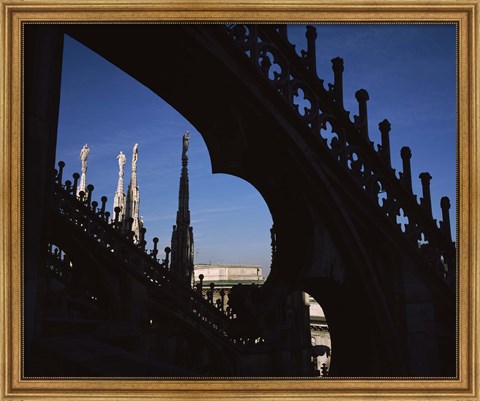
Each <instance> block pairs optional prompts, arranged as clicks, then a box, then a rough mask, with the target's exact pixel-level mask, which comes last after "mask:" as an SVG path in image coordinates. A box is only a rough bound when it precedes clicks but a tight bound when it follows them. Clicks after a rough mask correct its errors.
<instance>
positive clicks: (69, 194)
mask: <svg viewBox="0 0 480 401" xmlns="http://www.w3.org/2000/svg"><path fill="white" fill-rule="evenodd" d="M65 33H68V34H69V35H71V36H72V37H73V38H75V39H76V40H78V41H80V42H81V43H83V44H85V45H86V46H88V47H90V48H91V49H92V50H94V51H96V52H97V53H98V54H100V55H101V56H103V57H105V58H107V59H108V60H109V61H111V62H112V63H114V64H115V65H117V66H119V67H120V68H122V69H123V70H124V71H125V72H126V73H127V74H130V75H131V76H132V77H134V78H135V79H138V80H139V81H141V82H142V83H143V84H145V85H146V86H148V87H149V88H150V89H152V90H153V91H154V92H155V93H157V94H159V95H161V96H162V97H163V98H164V99H166V100H167V101H168V102H169V103H170V104H171V105H172V106H173V107H175V108H176V109H177V110H179V111H180V112H181V113H182V114H183V115H184V116H186V117H187V118H188V119H189V120H190V121H191V122H192V124H194V125H195V126H196V127H197V128H198V129H199V131H200V132H201V134H202V136H204V139H205V141H206V143H207V146H208V148H209V151H210V155H211V158H212V166H213V170H214V171H221V172H224V173H229V174H234V175H236V176H238V177H241V178H243V179H245V180H246V181H248V182H250V183H252V184H253V185H254V186H255V187H256V188H257V189H258V190H259V191H260V192H261V193H262V196H263V197H264V199H265V200H266V201H267V203H268V206H269V209H270V211H271V213H272V218H273V221H274V228H273V229H272V269H271V273H270V275H269V278H268V280H267V281H266V282H265V284H264V285H262V286H261V287H260V286H258V287H257V286H240V287H235V290H233V289H232V292H231V293H230V301H232V297H233V298H234V299H235V300H234V302H233V304H232V305H231V308H232V313H233V315H232V314H228V313H227V314H226V313H225V310H224V311H222V310H221V308H220V309H219V308H218V307H217V306H216V305H213V303H212V302H209V300H208V299H207V300H206V299H204V297H203V296H202V294H199V293H198V291H196V290H194V289H192V288H191V287H190V286H189V285H188V284H189V282H190V280H191V276H189V274H191V272H192V270H193V254H191V259H188V258H189V255H190V254H189V253H188V252H191V250H193V233H192V232H191V227H190V221H189V215H188V213H187V212H188V203H187V204H186V205H185V203H184V200H185V199H182V196H181V194H182V190H181V191H180V196H179V214H178V216H177V230H180V229H181V235H180V236H179V237H177V234H175V231H174V235H172V238H173V239H175V238H177V239H176V240H175V241H173V242H172V244H173V248H175V251H173V250H172V256H173V254H174V253H175V254H176V256H175V258H176V259H175V264H174V265H175V266H180V265H179V264H177V261H178V260H184V261H186V262H187V263H186V264H184V265H183V267H180V268H179V269H177V267H172V266H170V265H169V264H170V260H169V258H170V248H168V247H167V248H165V257H164V258H162V259H159V258H158V252H159V251H158V248H157V246H158V239H154V243H153V249H151V250H147V249H146V243H145V241H144V239H143V237H142V235H143V234H144V233H145V231H144V229H143V230H140V232H139V234H140V238H135V235H134V234H132V230H131V227H129V229H128V230H126V231H125V230H124V229H123V228H122V226H123V223H122V222H121V219H122V217H121V214H120V212H121V209H120V207H117V208H116V210H114V214H113V215H111V214H110V213H109V212H108V211H107V210H106V202H107V199H106V198H105V197H102V198H101V202H100V204H99V203H97V202H96V201H95V200H94V198H93V191H94V187H93V185H91V184H88V185H86V187H85V184H86V176H85V177H83V175H84V173H86V157H85V166H83V165H82V175H80V174H74V176H73V181H70V180H66V181H65V180H64V179H63V177H62V174H63V167H64V163H62V162H60V163H59V164H58V170H57V173H56V176H55V180H54V181H53V180H52V176H51V170H52V169H53V168H54V160H55V151H54V149H55V142H56V124H57V117H58V98H59V89H60V72H61V68H60V65H61V56H62V54H61V43H62V38H63V35H64V34H65ZM315 37H316V34H315V29H314V27H308V28H307V35H306V38H307V50H306V51H304V52H303V53H302V55H301V56H298V55H297V54H296V52H295V49H294V48H293V47H292V46H291V44H290V43H289V42H288V37H287V31H286V27H285V26H276V25H239V24H233V25H227V26H222V25H188V24H186V25H155V24H151V25H150V24H146V25H139V26H137V25H135V26H133V25H132V26H121V25H116V24H114V25H75V24H69V25H65V26H62V25H51V26H42V25H31V26H26V27H25V66H26V68H25V160H26V163H25V266H24V278H25V280H24V282H25V288H24V290H25V291H24V293H25V319H24V322H25V325H24V327H25V372H24V373H25V375H26V376H52V375H53V376H55V375H58V376H92V375H93V376H192V375H194V376H196V375H219V376H238V375H240V376H241V375H246V376H301V375H306V376H308V375H314V374H315V372H314V369H313V367H312V365H311V351H312V346H311V338H310V334H309V333H308V332H305V331H303V332H300V331H298V330H295V329H294V327H297V328H298V327H301V326H302V325H301V321H302V320H303V321H304V320H305V319H306V316H308V308H307V305H305V304H304V303H303V305H302V302H303V301H302V300H301V299H297V300H295V299H294V300H291V299H290V300H289V294H292V293H294V292H295V291H300V290H302V291H306V292H308V293H309V294H311V295H312V296H313V297H314V298H315V299H316V300H317V301H319V303H320V304H321V305H322V307H323V309H324V310H325V314H326V315H327V317H328V323H329V328H330V332H331V339H332V347H333V350H334V355H333V356H332V364H331V366H330V370H329V372H328V373H329V374H330V375H332V376H343V377H345V376H357V377H358V376H365V377H369V376H370V377H371V376H383V377H384V376H429V377H434V376H443V377H453V376H455V374H456V362H455V356H456V355H455V352H456V351H455V350H456V330H455V322H456V319H455V312H456V303H455V296H456V292H455V291H456V279H455V277H456V271H455V257H456V254H455V253H456V249H455V244H454V243H453V242H452V237H451V233H450V231H451V230H450V218H449V208H450V203H449V201H448V199H447V198H442V200H441V208H442V221H441V222H440V227H438V226H437V224H436V221H435V220H434V219H433V216H432V208H431V201H432V200H431V195H430V179H431V177H430V175H429V174H428V173H422V174H421V175H420V179H421V181H422V197H421V201H420V202H417V199H416V197H415V195H414V194H413V193H412V171H411V166H410V158H411V157H412V152H411V150H410V149H409V148H407V147H404V148H402V150H401V157H402V163H403V170H402V172H401V175H400V178H397V177H396V175H395V173H394V171H393V169H392V166H391V160H390V153H391V150H390V145H389V133H390V130H391V126H390V124H389V122H388V121H387V120H384V121H382V122H381V123H380V124H379V130H380V132H381V141H382V143H381V144H379V145H378V148H377V149H375V148H374V146H373V143H372V142H371V141H370V139H369V126H368V116H367V102H368V100H369V95H368V93H367V92H366V91H365V90H364V89H361V90H359V91H357V93H356V95H355V96H356V99H357V101H358V104H359V106H358V115H357V116H355V117H354V118H353V120H352V119H350V116H349V113H348V111H345V110H344V106H343V93H342V86H343V85H342V71H343V61H342V60H341V59H340V58H335V59H333V60H332V67H333V72H334V82H333V84H330V85H328V88H325V87H324V86H323V81H322V80H321V79H319V77H318V76H317V73H316V56H315ZM165 38H168V40H167V39H165ZM159 40H161V43H162V51H163V52H164V54H166V55H168V57H162V58H161V62H160V63H159V62H158V52H157V51H152V49H158V44H159ZM32 66H34V68H33V67H32ZM147 67H148V68H147ZM177 77H178V78H177ZM247 82H248V84H246V83H247ZM212 83H215V85H213V84H212ZM179 85H181V86H182V88H183V90H182V91H179V90H178V87H179ZM300 89H301V92H302V93H303V94H304V95H305V99H306V100H308V102H309V104H310V106H309V107H307V108H303V107H299V104H298V101H297V97H298V96H297V95H298V94H299V93H301V92H300ZM225 99H229V101H228V102H226V101H225ZM211 110H215V111H216V113H217V116H221V117H220V118H218V119H216V120H215V121H214V123H213V122H212V115H211V113H210V111H211ZM327 123H328V124H327ZM327 127H331V132H327ZM327 134H328V135H327ZM329 138H330V139H329ZM272 143H273V144H275V147H274V148H273V147H272ZM184 149H185V147H184ZM87 155H88V153H87ZM185 158H186V151H184V152H182V177H187V171H186V168H187V164H186V160H184V159H185ZM82 162H83V158H82ZM82 164H83V163H82ZM83 167H84V168H83ZM184 169H185V171H184ZM83 170H85V171H83ZM84 178H85V179H84ZM182 183H183V184H182ZM185 183H186V185H187V187H186V189H187V191H188V180H187V179H184V180H182V179H181V188H182V185H183V188H185ZM79 188H80V190H79ZM183 193H184V194H185V191H183ZM402 215H403V216H406V217H408V224H403V225H402V224H401V223H399V222H398V221H397V219H398V217H399V216H402ZM179 223H181V227H180V224H179ZM132 224H133V221H132ZM177 232H178V233H180V231H177ZM180 237H181V238H184V239H185V238H187V239H186V240H185V241H184V243H183V244H184V245H185V244H186V245H187V246H184V245H179V239H178V238H180ZM179 249H186V250H187V251H188V252H187V254H186V255H185V258H183V257H182V258H183V259H182V258H179V257H178V256H179V255H178V250H179ZM190 261H191V262H192V265H190ZM45 267H47V268H45ZM177 272H182V273H181V274H177ZM289 308H290V309H289ZM287 310H295V311H297V312H296V313H297V314H296V315H293V320H294V321H295V320H299V321H298V322H297V323H298V324H295V325H294V327H291V326H290V327H288V324H286V323H287V322H289V321H292V317H289V316H285V313H286V311H287ZM278 328H282V330H278ZM352 333H355V340H356V341H355V342H352ZM79 350H82V351H81V352H79ZM321 351H322V350H320V349H318V352H321ZM360 353H361V355H362V359H361V360H360V359H359V354H360ZM317 369H318V370H320V372H322V374H326V371H325V367H324V366H320V367H318V366H317Z"/></svg>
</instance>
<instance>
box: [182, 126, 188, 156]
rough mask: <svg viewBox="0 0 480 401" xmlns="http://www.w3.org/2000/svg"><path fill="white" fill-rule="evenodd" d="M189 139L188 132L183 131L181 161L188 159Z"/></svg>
mask: <svg viewBox="0 0 480 401" xmlns="http://www.w3.org/2000/svg"><path fill="white" fill-rule="evenodd" d="M189 139H190V136H189V133H188V131H185V134H183V148H182V159H188V156H187V150H188V143H189Z"/></svg>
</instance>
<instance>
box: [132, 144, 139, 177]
mask: <svg viewBox="0 0 480 401" xmlns="http://www.w3.org/2000/svg"><path fill="white" fill-rule="evenodd" d="M137 160H138V143H136V144H135V145H134V146H133V154H132V170H135V171H136V170H137Z"/></svg>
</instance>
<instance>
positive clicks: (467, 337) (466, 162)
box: [0, 0, 480, 400]
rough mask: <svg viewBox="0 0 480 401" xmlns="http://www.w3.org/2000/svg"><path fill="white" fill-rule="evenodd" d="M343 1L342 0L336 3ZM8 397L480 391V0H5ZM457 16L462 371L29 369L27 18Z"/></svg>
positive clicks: (4, 381)
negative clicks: (243, 375) (69, 372)
mask: <svg viewBox="0 0 480 401" xmlns="http://www.w3.org/2000/svg"><path fill="white" fill-rule="evenodd" d="M336 3H337V4H336ZM0 4H1V21H2V23H1V39H2V40H1V44H0V46H1V50H0V54H1V55H2V57H1V58H2V63H1V77H2V79H1V92H2V98H1V115H0V121H1V122H2V133H1V141H0V166H1V171H2V174H1V181H0V187H1V212H0V221H1V222H2V223H1V227H2V228H1V230H2V233H1V244H2V246H1V256H0V266H1V270H0V274H1V278H2V280H1V285H0V302H1V304H0V306H1V314H0V328H1V329H0V330H1V332H0V349H1V354H0V361H1V363H0V399H5V400H23V399H29V400H30V399H40V400H65V399H69V400H77V399H78V400H80V399H82V400H86V399H96V400H99V399H103V400H111V399H115V400H127V399H142V400H147V399H152V400H153V399H164V400H183V399H212V400H213V399H225V400H234V399H235V400H236V399H239V400H240V399H241V400H244V399H259V400H279V399H285V400H307V399H332V400H340V399H341V400H345V399H349V400H364V399H367V398H374V399H378V400H392V399H402V400H405V399H412V400H413V399H415V400H420V399H427V398H428V399H436V400H438V399H445V400H447V399H448V400H480V391H479V390H480V388H479V379H478V378H479V377H480V359H479V356H478V352H479V351H478V350H479V348H478V343H479V342H480V336H479V332H478V330H479V316H480V309H479V306H480V304H479V299H480V298H479V295H478V294H479V290H480V275H479V258H480V255H479V245H480V240H479V236H478V225H477V222H478V221H479V219H480V216H479V203H478V191H479V186H478V183H479V174H478V172H479V171H480V166H479V160H480V152H479V149H480V144H479V133H478V123H479V115H478V110H479V106H480V104H479V67H478V65H479V63H478V58H479V55H480V52H479V43H480V41H479V30H478V26H479V25H480V18H479V16H480V14H479V13H480V2H479V0H460V1H455V0H434V1H430V2H417V1H412V0H407V1H400V0H392V1H389V0H378V1H377V0H372V1H363V0H358V1H357V0H347V1H343V2H335V1H330V0H301V1H295V0H256V1H250V0H243V1H241V2H227V1H220V0H212V1H209V0H202V1H183V0H170V1H168V2H156V1H153V0H152V1H141V2H140V1H136V2H129V1H126V0H119V1H114V0H112V1H109V0H94V1H88V0H80V1H74V0H72V1H69V0H63V1H62V0H44V1H42V2H39V1H38V0H24V1H21V0H1V1H0ZM132 20H139V21H157V20H158V21H198V20H202V21H217V22H220V21H246V20H248V21H259V22H260V21H263V22H273V21H285V22H302V21H308V22H317V21H318V22H355V21H362V22H380V23H389V22H405V21H408V22H413V23H422V22H449V23H452V22H453V23H457V24H458V99H457V102H458V103H457V104H458V106H457V107H458V133H457V135H458V140H457V143H458V148H457V175H458V190H457V191H458V192H457V193H458V206H457V208H458V214H457V216H458V218H457V219H458V227H459V229H458V234H457V235H458V239H459V240H458V242H457V244H458V259H457V260H458V262H457V263H458V271H459V286H458V288H459V294H460V296H459V297H458V310H459V314H458V328H459V336H458V361H459V370H458V372H459V374H458V378H457V379H454V380H439V379H422V378H415V379H405V380H403V379H395V380H388V379H385V380H382V379H372V380H363V379H362V380H349V379H342V380H339V379H328V380H293V379H286V380H259V379H248V380H231V381H230V380H214V379H206V380H193V379H192V380H161V381H153V380H141V379H139V380H98V379H86V380H78V379H71V380H62V379H55V380H44V379H29V380H25V379H23V378H22V373H21V368H22V363H21V349H22V334H21V327H22V313H21V310H22V298H21V293H22V287H21V283H22V276H21V265H22V245H21V244H22V229H21V208H22V198H21V194H22V188H21V170H22V51H21V49H22V40H21V38H22V36H21V34H22V23H23V22H42V23H45V22H51V23H54V22H59V21H62V22H65V21H67V22H75V21H111V22H113V21H120V22H121V21H132Z"/></svg>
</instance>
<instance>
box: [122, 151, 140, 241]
mask: <svg viewBox="0 0 480 401" xmlns="http://www.w3.org/2000/svg"><path fill="white" fill-rule="evenodd" d="M137 160H138V144H135V146H134V147H133V154H132V177H131V179H130V185H129V186H128V193H127V207H126V213H125V223H126V226H127V227H128V226H129V224H130V223H129V222H128V220H129V219H130V218H131V219H132V226H131V228H130V229H129V231H133V233H134V239H133V241H134V243H135V244H138V243H140V238H141V236H140V231H141V229H142V228H143V221H142V220H141V219H140V215H139V210H140V191H139V189H138V184H137Z"/></svg>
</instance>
